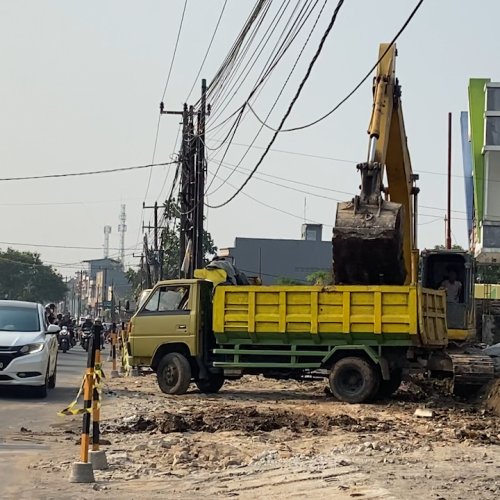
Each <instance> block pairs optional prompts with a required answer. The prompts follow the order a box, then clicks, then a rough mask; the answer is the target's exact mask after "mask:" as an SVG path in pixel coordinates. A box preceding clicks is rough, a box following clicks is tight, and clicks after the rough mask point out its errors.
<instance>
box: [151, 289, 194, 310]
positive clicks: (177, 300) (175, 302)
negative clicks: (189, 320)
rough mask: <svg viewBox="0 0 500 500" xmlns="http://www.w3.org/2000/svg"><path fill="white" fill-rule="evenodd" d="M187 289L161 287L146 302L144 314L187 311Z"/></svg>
mask: <svg viewBox="0 0 500 500" xmlns="http://www.w3.org/2000/svg"><path fill="white" fill-rule="evenodd" d="M188 298H189V287H185V286H162V287H161V288H158V289H157V290H156V291H155V293H154V294H153V295H152V296H151V298H150V299H149V300H148V302H147V304H146V305H145V307H144V309H143V310H144V311H145V312H165V311H178V310H183V309H187V304H188Z"/></svg>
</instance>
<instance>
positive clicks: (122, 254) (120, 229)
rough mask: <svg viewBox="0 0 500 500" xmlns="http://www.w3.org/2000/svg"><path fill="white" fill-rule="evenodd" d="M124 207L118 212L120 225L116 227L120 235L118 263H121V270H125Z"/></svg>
mask: <svg viewBox="0 0 500 500" xmlns="http://www.w3.org/2000/svg"><path fill="white" fill-rule="evenodd" d="M126 207H127V206H126V205H122V207H121V211H120V224H119V226H118V232H119V233H120V262H121V263H122V268H123V269H125V233H126V232H127V224H126V222H127V213H126Z"/></svg>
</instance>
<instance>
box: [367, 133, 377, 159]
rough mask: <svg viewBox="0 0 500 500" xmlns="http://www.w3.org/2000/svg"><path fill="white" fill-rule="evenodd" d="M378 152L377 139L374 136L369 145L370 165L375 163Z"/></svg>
mask: <svg viewBox="0 0 500 500" xmlns="http://www.w3.org/2000/svg"><path fill="white" fill-rule="evenodd" d="M376 150H377V137H376V136H374V135H372V136H371V137H370V143H369V144H368V163H372V162H374V161H375V152H376Z"/></svg>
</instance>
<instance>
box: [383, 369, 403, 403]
mask: <svg viewBox="0 0 500 500" xmlns="http://www.w3.org/2000/svg"><path fill="white" fill-rule="evenodd" d="M390 375H391V378H390V379H389V380H382V379H381V380H380V387H379V389H378V391H377V398H378V399H385V398H389V397H390V396H392V395H393V394H394V393H395V392H396V391H397V390H398V389H399V386H400V385H401V379H402V377H403V371H402V370H401V369H400V368H399V369H397V370H393V371H391V373H390Z"/></svg>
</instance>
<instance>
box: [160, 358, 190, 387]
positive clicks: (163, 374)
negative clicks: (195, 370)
mask: <svg viewBox="0 0 500 500" xmlns="http://www.w3.org/2000/svg"><path fill="white" fill-rule="evenodd" d="M156 376H157V378H158V385H159V386H160V389H161V390H162V392H164V393H165V394H185V393H186V391H187V390H188V388H189V384H190V383H191V366H190V365H189V361H188V360H187V359H186V357H185V356H183V355H182V354H180V353H177V352H172V353H170V354H167V355H165V356H163V358H162V359H161V361H160V363H159V365H158V369H157V370H156Z"/></svg>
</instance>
